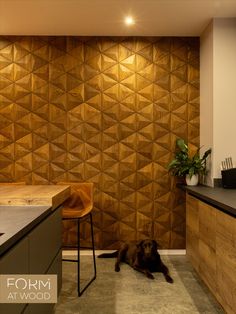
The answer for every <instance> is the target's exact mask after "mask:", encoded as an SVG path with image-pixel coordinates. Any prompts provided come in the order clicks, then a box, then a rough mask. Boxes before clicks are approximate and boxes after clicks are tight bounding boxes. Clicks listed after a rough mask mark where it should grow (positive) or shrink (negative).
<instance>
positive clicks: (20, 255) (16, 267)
mask: <svg viewBox="0 0 236 314" xmlns="http://www.w3.org/2000/svg"><path fill="white" fill-rule="evenodd" d="M28 246H29V242H28V238H25V239H23V240H21V241H20V242H19V243H17V244H16V245H15V246H14V247H13V248H12V249H10V250H9V251H8V252H7V253H6V254H5V255H4V256H3V257H2V258H1V259H0V274H28V272H29V258H28ZM24 307H25V304H3V303H2V304H0V313H7V314H18V313H19V314H20V313H22V311H23V309H24Z"/></svg>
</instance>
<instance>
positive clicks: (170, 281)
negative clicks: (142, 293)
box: [166, 276, 174, 283]
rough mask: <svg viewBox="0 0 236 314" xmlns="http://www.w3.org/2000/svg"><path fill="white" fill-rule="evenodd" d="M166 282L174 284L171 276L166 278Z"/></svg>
mask: <svg viewBox="0 0 236 314" xmlns="http://www.w3.org/2000/svg"><path fill="white" fill-rule="evenodd" d="M166 281H167V282H169V283H173V282H174V280H173V279H172V278H171V277H170V276H166Z"/></svg>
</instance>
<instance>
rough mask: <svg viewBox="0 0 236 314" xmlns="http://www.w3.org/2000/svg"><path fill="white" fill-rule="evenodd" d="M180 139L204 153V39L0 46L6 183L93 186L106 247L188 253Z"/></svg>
mask: <svg viewBox="0 0 236 314" xmlns="http://www.w3.org/2000/svg"><path fill="white" fill-rule="evenodd" d="M176 137H183V138H184V139H186V140H187V141H188V142H189V143H190V148H191V149H195V148H196V147H197V146H198V144H199V41H198V39H197V38H169V37H168V38H167V37H160V38H145V37H141V38H119V37H116V38H108V37H107V38H106V37H104V38H103V37H99V38H95V37H86V38H81V37H0V163H1V171H0V180H1V181H24V180H25V181H26V182H27V183H33V184H44V183H45V184H48V183H55V182H58V181H91V182H94V183H95V186H96V189H95V214H94V221H95V233H96V243H97V247H98V248H104V249H105V248H116V247H118V246H119V244H120V242H121V241H126V240H132V239H140V238H144V237H150V236H151V237H154V238H156V239H157V240H158V241H159V243H160V244H161V246H162V247H163V248H183V247H185V206H184V196H183V194H182V193H181V192H180V191H178V190H177V189H176V188H175V181H174V179H173V178H171V177H170V176H169V175H168V173H167V170H166V165H167V164H168V162H169V161H170V160H171V158H172V157H173V151H174V149H175V140H176ZM67 229H68V230H69V233H68V234H67V237H68V239H69V240H70V242H74V241H75V235H76V230H75V228H74V227H73V226H71V225H68V226H67ZM83 237H84V239H85V240H86V238H87V226H86V225H85V230H84V232H83Z"/></svg>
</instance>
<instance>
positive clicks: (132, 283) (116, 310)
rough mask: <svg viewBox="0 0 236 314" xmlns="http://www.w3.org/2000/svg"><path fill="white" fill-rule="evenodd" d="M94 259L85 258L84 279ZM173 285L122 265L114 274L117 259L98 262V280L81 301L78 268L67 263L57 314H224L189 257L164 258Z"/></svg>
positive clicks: (160, 275) (156, 276)
mask: <svg viewBox="0 0 236 314" xmlns="http://www.w3.org/2000/svg"><path fill="white" fill-rule="evenodd" d="M91 259H92V257H90V256H84V257H83V258H82V275H81V276H82V278H83V279H86V278H88V276H89V274H90V273H91V272H92V268H91V267H92V261H91ZM162 259H163V261H164V262H165V264H166V265H167V266H168V267H169V270H170V273H171V276H172V277H173V279H174V283H173V284H169V283H167V282H166V281H165V279H164V277H163V276H162V274H159V273H156V274H154V276H155V280H150V279H148V278H146V277H145V276H144V275H143V274H141V273H138V272H136V271H134V270H133V269H131V268H130V267H129V266H128V265H125V264H123V265H121V271H120V272H119V273H116V272H115V271H114V259H97V279H96V280H95V281H94V282H93V283H92V285H91V286H90V287H89V288H88V289H87V290H86V291H85V292H84V294H83V295H82V296H81V297H80V298H78V297H77V292H76V288H77V286H76V278H77V277H76V276H77V275H76V265H75V264H74V263H68V262H63V287H62V291H61V296H60V298H59V300H58V304H57V305H56V308H55V313H56V314H62V313H63V314H155V313H160V314H185V313H186V314H197V313H204V314H210V313H212V314H213V313H224V311H223V310H222V309H221V307H220V306H219V305H218V303H216V301H215V299H214V298H213V297H212V295H211V294H210V292H209V290H208V289H207V288H206V286H205V285H204V284H203V283H202V281H201V280H200V279H199V278H198V276H197V275H196V273H195V272H194V270H193V269H192V267H191V265H190V263H189V262H188V260H187V258H186V256H162Z"/></svg>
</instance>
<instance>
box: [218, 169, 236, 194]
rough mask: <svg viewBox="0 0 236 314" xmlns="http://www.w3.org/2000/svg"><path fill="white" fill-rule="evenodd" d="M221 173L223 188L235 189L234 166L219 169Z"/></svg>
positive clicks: (235, 172)
mask: <svg viewBox="0 0 236 314" xmlns="http://www.w3.org/2000/svg"><path fill="white" fill-rule="evenodd" d="M221 175H222V187H223V188H224V189H236V168H231V169H227V170H221Z"/></svg>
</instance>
